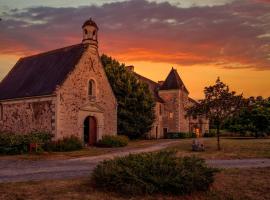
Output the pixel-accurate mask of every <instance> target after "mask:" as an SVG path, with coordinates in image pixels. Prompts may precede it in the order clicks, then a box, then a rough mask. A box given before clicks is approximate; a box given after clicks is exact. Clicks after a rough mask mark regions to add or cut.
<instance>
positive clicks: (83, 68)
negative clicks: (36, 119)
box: [56, 45, 117, 138]
mask: <svg viewBox="0 0 270 200" xmlns="http://www.w3.org/2000/svg"><path fill="white" fill-rule="evenodd" d="M89 80H93V81H94V83H95V84H94V86H95V95H94V96H89V95H88V82H89ZM56 115H57V123H56V124H57V127H56V129H57V138H61V137H63V136H69V135H76V136H78V137H83V121H84V119H85V117H87V116H94V117H96V118H97V123H98V138H101V137H102V135H105V134H107V135H108V134H116V133H117V101H116V99H115V97H114V94H113V91H112V89H111V86H110V84H109V82H108V80H107V76H106V74H105V71H104V69H103V66H102V64H101V61H100V58H99V55H98V51H97V49H96V48H95V47H93V46H91V45H90V46H89V47H88V49H87V51H86V52H85V53H84V55H83V56H82V58H81V60H80V62H79V63H78V64H77V66H76V68H75V70H74V71H73V72H72V73H71V74H69V76H68V78H67V79H66V81H65V82H64V83H63V85H61V86H60V87H59V88H58V90H57V114H56Z"/></svg>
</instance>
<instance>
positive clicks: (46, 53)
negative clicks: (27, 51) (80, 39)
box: [19, 43, 88, 60]
mask: <svg viewBox="0 0 270 200" xmlns="http://www.w3.org/2000/svg"><path fill="white" fill-rule="evenodd" d="M80 45H85V46H86V45H88V44H83V43H78V44H73V45H69V46H66V47H61V48H58V49H53V50H49V51H45V52H40V53H37V54H34V55H30V56H25V57H21V58H20V59H19V60H21V59H26V58H32V57H35V56H44V55H48V54H53V53H55V52H57V51H62V50H64V49H71V48H73V47H75V46H80Z"/></svg>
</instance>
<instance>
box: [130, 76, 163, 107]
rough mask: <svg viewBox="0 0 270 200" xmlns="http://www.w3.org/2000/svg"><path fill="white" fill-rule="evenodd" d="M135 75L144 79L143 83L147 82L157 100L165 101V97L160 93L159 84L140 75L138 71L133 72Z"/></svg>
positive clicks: (141, 79)
mask: <svg viewBox="0 0 270 200" xmlns="http://www.w3.org/2000/svg"><path fill="white" fill-rule="evenodd" d="M133 73H134V75H135V76H136V77H137V78H138V79H139V80H140V81H142V82H143V83H146V84H147V85H148V87H149V89H150V92H151V93H152V94H153V96H154V98H155V100H156V101H157V102H160V103H164V101H163V99H162V98H161V97H160V96H159V95H158V87H159V84H158V83H156V82H154V81H152V80H150V79H148V78H146V77H144V76H142V75H140V74H137V73H136V72H133Z"/></svg>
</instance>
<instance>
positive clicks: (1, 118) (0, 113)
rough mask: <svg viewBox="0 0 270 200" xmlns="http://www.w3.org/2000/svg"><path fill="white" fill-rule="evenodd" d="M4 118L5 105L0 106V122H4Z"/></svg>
mask: <svg viewBox="0 0 270 200" xmlns="http://www.w3.org/2000/svg"><path fill="white" fill-rule="evenodd" d="M3 116H4V113H3V105H2V104H0V121H1V120H3Z"/></svg>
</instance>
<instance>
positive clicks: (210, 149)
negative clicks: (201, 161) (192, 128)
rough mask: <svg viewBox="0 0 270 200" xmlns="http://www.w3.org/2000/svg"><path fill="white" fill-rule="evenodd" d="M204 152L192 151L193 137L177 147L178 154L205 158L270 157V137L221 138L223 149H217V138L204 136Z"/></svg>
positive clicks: (175, 147) (184, 140)
mask: <svg viewBox="0 0 270 200" xmlns="http://www.w3.org/2000/svg"><path fill="white" fill-rule="evenodd" d="M201 141H203V143H204V145H205V148H206V149H205V151H204V152H192V151H191V144H192V140H191V139H183V140H182V142H181V143H180V144H178V145H177V146H174V147H170V148H169V149H176V150H177V151H178V155H181V156H184V155H197V156H199V157H202V158H205V159H238V158H270V139H254V138H221V148H222V150H221V151H217V142H216V138H202V139H201Z"/></svg>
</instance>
